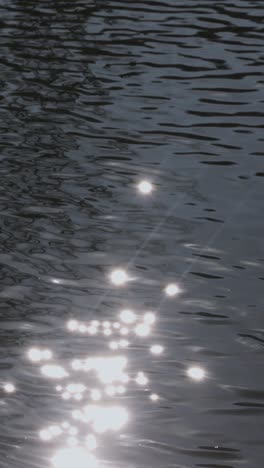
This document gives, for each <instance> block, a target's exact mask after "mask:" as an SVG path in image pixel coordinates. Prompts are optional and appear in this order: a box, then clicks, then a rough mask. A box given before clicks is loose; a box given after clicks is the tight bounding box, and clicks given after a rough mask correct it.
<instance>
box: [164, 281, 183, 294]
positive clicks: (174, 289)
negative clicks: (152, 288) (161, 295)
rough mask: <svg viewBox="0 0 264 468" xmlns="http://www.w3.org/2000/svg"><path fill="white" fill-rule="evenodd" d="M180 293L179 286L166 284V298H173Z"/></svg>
mask: <svg viewBox="0 0 264 468" xmlns="http://www.w3.org/2000/svg"><path fill="white" fill-rule="evenodd" d="M180 292H181V290H180V288H179V286H178V285H177V284H173V283H171V284H168V285H167V286H166V288H165V293H166V294H167V296H169V297H173V296H176V295H177V294H179V293H180Z"/></svg>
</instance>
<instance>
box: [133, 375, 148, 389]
mask: <svg viewBox="0 0 264 468" xmlns="http://www.w3.org/2000/svg"><path fill="white" fill-rule="evenodd" d="M135 380H136V382H137V384H138V385H143V386H145V385H147V383H148V378H147V377H146V376H145V374H144V372H138V374H137V377H136V379H135Z"/></svg>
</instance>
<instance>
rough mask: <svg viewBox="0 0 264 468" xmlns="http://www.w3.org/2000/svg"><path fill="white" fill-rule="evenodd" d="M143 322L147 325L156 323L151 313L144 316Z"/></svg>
mask: <svg viewBox="0 0 264 468" xmlns="http://www.w3.org/2000/svg"><path fill="white" fill-rule="evenodd" d="M143 318H144V322H145V323H147V324H148V325H153V324H154V323H155V321H156V316H155V314H154V313H153V312H147V313H146V314H144V317H143Z"/></svg>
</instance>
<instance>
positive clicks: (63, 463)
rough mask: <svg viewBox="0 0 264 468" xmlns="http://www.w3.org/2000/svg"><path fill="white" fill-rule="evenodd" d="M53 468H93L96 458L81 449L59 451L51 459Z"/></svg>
mask: <svg viewBox="0 0 264 468" xmlns="http://www.w3.org/2000/svg"><path fill="white" fill-rule="evenodd" d="M52 464H53V466H54V468H73V467H74V466H76V467H77V468H95V467H96V466H97V462H96V458H95V457H94V456H93V455H91V454H90V453H89V451H88V450H86V449H85V448H83V447H78V446H77V447H71V448H62V449H60V450H59V451H58V452H57V453H56V454H55V455H54V456H53V458H52Z"/></svg>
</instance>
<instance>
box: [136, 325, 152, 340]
mask: <svg viewBox="0 0 264 468" xmlns="http://www.w3.org/2000/svg"><path fill="white" fill-rule="evenodd" d="M135 333H136V335H138V336H142V337H144V336H148V335H149V334H150V327H149V326H148V325H147V324H145V323H140V324H139V325H137V326H136V328H135Z"/></svg>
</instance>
